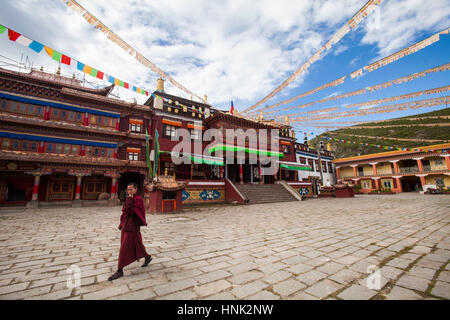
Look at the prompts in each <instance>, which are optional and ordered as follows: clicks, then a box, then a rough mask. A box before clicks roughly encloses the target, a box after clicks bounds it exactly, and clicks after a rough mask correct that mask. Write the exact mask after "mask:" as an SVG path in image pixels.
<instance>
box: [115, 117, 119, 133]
mask: <svg viewBox="0 0 450 320" xmlns="http://www.w3.org/2000/svg"><path fill="white" fill-rule="evenodd" d="M119 129H120V118H117V121H116V130H117V131H119Z"/></svg>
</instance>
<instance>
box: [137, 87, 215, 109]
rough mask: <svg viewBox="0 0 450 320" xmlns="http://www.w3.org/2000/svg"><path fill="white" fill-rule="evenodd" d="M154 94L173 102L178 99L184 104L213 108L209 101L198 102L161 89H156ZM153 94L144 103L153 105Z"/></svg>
mask: <svg viewBox="0 0 450 320" xmlns="http://www.w3.org/2000/svg"><path fill="white" fill-rule="evenodd" d="M153 93H154V94H156V95H158V96H161V97H163V98H166V99H169V100H172V101H173V102H175V101H178V102H180V103H182V104H184V105H187V106H192V105H194V106H195V107H202V108H208V109H212V108H213V106H212V105H210V104H208V103H203V102H198V101H194V100H189V99H186V98H182V97H177V96H173V95H171V94H168V93H165V92H161V91H154V92H153ZM152 102H153V95H151V96H150V98H148V100H147V101H146V102H145V103H144V105H146V106H153V103H152Z"/></svg>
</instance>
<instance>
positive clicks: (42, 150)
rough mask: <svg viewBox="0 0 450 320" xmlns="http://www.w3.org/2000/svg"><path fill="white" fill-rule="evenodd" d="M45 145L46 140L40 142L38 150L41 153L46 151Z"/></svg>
mask: <svg viewBox="0 0 450 320" xmlns="http://www.w3.org/2000/svg"><path fill="white" fill-rule="evenodd" d="M45 146H46V143H45V142H44V141H41V142H39V147H38V152H39V153H44V152H45Z"/></svg>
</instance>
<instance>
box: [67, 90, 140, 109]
mask: <svg viewBox="0 0 450 320" xmlns="http://www.w3.org/2000/svg"><path fill="white" fill-rule="evenodd" d="M61 93H62V94H63V95H65V96H69V97H72V98H77V99H79V98H83V99H85V100H90V101H94V102H96V101H101V102H107V103H108V104H113V105H116V106H120V107H128V108H130V107H135V105H133V104H132V103H130V102H126V101H122V100H118V99H113V98H109V97H103V96H98V95H96V94H93V93H89V92H80V91H79V90H75V89H71V88H62V89H61Z"/></svg>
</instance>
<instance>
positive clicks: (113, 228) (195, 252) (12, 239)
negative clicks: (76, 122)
mask: <svg viewBox="0 0 450 320" xmlns="http://www.w3.org/2000/svg"><path fill="white" fill-rule="evenodd" d="M120 210H121V208H120V207H114V208H111V207H107V208H73V209H72V208H68V209H66V208H59V209H58V208H53V209H37V210H15V211H10V210H1V211H0V231H1V232H0V299H83V300H86V299H449V298H450V265H449V260H450V225H449V222H450V197H449V196H445V195H419V194H416V193H412V194H406V193H405V194H400V195H367V196H357V197H356V198H352V199H312V200H308V201H303V202H287V203H276V204H261V205H247V206H229V205H226V206H213V207H207V208H206V207H203V208H200V209H188V210H185V211H184V212H183V213H181V214H177V215H168V214H165V215H152V216H147V220H148V221H149V227H147V228H146V227H144V228H142V229H141V230H142V235H143V239H144V243H145V245H146V247H147V250H148V251H149V253H151V254H152V256H153V261H152V262H151V264H150V266H149V267H147V268H141V267H140V265H141V264H142V262H143V260H141V261H140V262H139V263H137V262H135V263H133V264H131V265H129V266H128V267H126V268H125V269H124V273H125V276H124V277H122V278H120V279H118V280H116V281H114V282H113V283H111V282H109V281H107V280H106V279H107V278H108V276H110V275H111V274H112V273H113V272H114V271H115V269H116V266H117V256H118V252H119V241H120V231H119V230H118V229H117V226H118V224H119V216H120V213H121V212H120ZM71 265H77V266H78V267H79V268H80V270H81V287H80V288H78V289H68V288H67V278H68V274H67V268H68V267H70V266H71ZM375 266H377V267H379V268H380V270H379V271H376V269H375ZM374 271H375V273H371V272H374ZM377 275H381V276H380V277H377ZM368 279H369V280H371V281H369V283H378V284H380V286H381V289H380V290H377V288H373V287H372V286H370V285H369V287H371V288H372V289H369V287H368V285H367V283H368ZM373 279H376V280H373ZM378 280H379V281H378ZM374 281H375V282H374ZM377 281H378V282H377Z"/></svg>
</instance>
